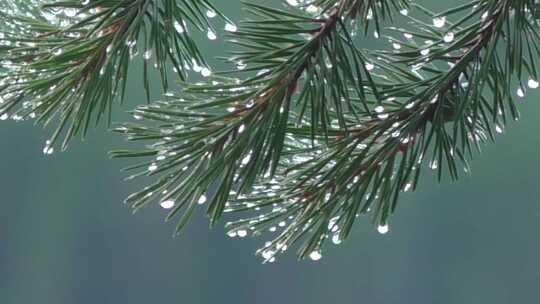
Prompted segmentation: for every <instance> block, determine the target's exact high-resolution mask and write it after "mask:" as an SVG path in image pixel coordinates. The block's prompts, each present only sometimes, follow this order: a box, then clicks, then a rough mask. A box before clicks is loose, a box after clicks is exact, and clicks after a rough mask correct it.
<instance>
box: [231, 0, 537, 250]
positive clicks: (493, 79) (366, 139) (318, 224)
mask: <svg viewBox="0 0 540 304" xmlns="http://www.w3.org/2000/svg"><path fill="white" fill-rule="evenodd" d="M471 7H474V9H473V12H472V13H470V14H469V15H467V16H465V17H464V18H463V20H474V19H472V17H473V16H483V17H482V18H481V21H479V22H476V23H475V24H473V25H469V26H467V27H465V29H459V30H457V27H456V26H455V25H454V26H451V27H450V30H449V31H446V32H443V33H439V32H434V31H433V29H432V28H425V31H426V32H431V33H434V34H436V37H440V38H439V39H434V38H435V37H423V39H425V38H430V40H431V41H439V42H436V43H430V46H429V47H430V49H429V50H430V51H429V53H428V54H431V55H429V56H427V55H425V54H426V53H427V52H426V51H424V50H425V48H416V47H411V48H413V49H416V50H413V51H408V52H397V53H392V54H387V55H388V56H387V57H390V58H398V59H400V60H403V58H405V60H403V62H405V63H406V64H408V65H410V66H413V71H412V72H410V73H408V72H404V73H403V79H406V80H405V81H403V84H401V85H395V84H393V85H389V86H388V87H387V88H386V89H385V90H383V91H382V92H381V94H382V95H384V96H389V99H387V100H386V101H385V104H384V105H381V106H378V109H376V111H377V112H379V115H378V117H377V118H376V119H371V120H368V121H367V122H366V123H365V124H364V126H362V127H360V128H358V129H357V130H349V131H348V132H343V131H340V130H335V131H334V132H333V134H334V142H333V143H331V144H330V145H328V146H324V145H323V146H320V147H317V148H315V149H310V148H309V146H307V145H306V144H305V143H302V141H298V140H292V139H291V140H292V142H291V145H292V146H293V147H294V149H293V150H291V152H290V157H289V159H288V161H287V163H284V164H283V168H284V170H283V171H282V172H281V174H278V176H281V178H279V179H276V180H273V181H270V182H265V183H262V184H260V185H259V186H256V187H258V190H257V193H255V194H253V195H248V196H246V197H243V198H241V199H238V200H237V201H236V202H235V203H232V204H231V205H230V208H229V209H228V210H227V211H229V212H239V211H251V210H255V211H258V212H257V213H259V214H260V215H258V216H255V217H251V218H247V219H242V220H239V221H237V222H233V223H230V224H229V227H230V228H231V232H230V235H231V236H236V235H238V233H239V232H242V233H243V232H244V231H253V232H254V233H262V232H264V231H268V230H270V231H276V230H277V229H279V227H285V228H283V229H284V230H283V232H281V233H280V234H279V236H278V237H276V238H275V239H274V240H273V241H272V242H267V243H266V244H265V246H264V247H263V248H262V249H261V250H260V253H261V254H262V256H263V258H265V259H266V260H270V261H271V260H273V257H274V255H275V254H277V253H278V252H280V251H284V250H286V249H287V248H288V247H289V246H290V245H291V244H293V243H294V242H296V241H298V240H300V239H302V238H305V239H306V241H305V243H304V246H303V247H302V248H301V250H300V253H299V254H300V256H301V257H305V256H308V255H309V256H310V257H311V258H313V259H318V258H320V257H321V251H320V250H321V247H322V246H323V244H324V242H325V241H326V240H327V239H328V238H329V236H331V239H332V241H333V242H334V243H336V244H339V243H341V241H342V240H343V239H345V238H346V237H348V236H349V234H350V232H351V228H352V224H353V223H354V222H355V219H356V217H357V216H358V215H360V214H365V213H368V212H369V211H371V210H372V213H374V215H373V218H374V220H375V222H376V224H377V225H379V228H378V229H379V231H380V232H381V233H386V232H387V231H388V226H387V223H388V219H389V217H390V215H391V214H392V213H393V212H394V211H395V209H396V206H397V202H398V198H399V195H400V193H402V192H406V191H410V190H414V189H416V186H417V184H418V180H419V178H420V173H421V170H420V166H421V165H422V164H424V163H425V161H424V159H425V158H426V156H428V155H430V156H432V159H431V161H430V162H429V166H430V167H431V168H432V169H436V170H438V177H439V179H441V178H442V176H443V173H444V171H443V170H446V171H447V172H448V173H449V175H450V177H451V178H453V179H457V178H458V167H459V166H460V165H461V164H460V163H464V164H465V166H466V168H468V166H467V165H466V161H467V160H466V156H465V154H466V153H468V154H469V155H472V150H473V149H472V148H471V147H472V146H477V147H479V146H478V144H479V142H481V141H484V140H485V139H487V136H490V137H491V138H493V132H492V131H491V130H492V129H495V130H496V131H497V132H502V128H503V125H504V123H505V122H506V115H505V113H506V111H505V110H506V109H509V110H510V112H511V115H512V116H513V117H514V118H517V111H516V109H515V104H514V100H513V98H512V95H513V92H511V89H510V88H511V87H512V83H511V81H512V76H517V77H518V78H519V77H520V76H521V72H522V71H523V70H528V72H529V73H532V75H535V74H534V69H533V68H531V67H533V66H534V58H537V55H538V54H531V56H530V57H528V58H530V61H528V60H526V59H525V60H523V59H520V60H515V59H517V58H523V56H521V55H522V54H521V53H519V54H516V52H519V51H518V50H520V47H521V46H524V48H521V49H522V50H523V49H528V50H532V49H534V48H535V46H536V42H537V41H536V39H537V34H536V32H535V31H534V30H533V28H534V27H533V26H534V25H535V23H536V21H535V20H534V18H532V16H535V12H534V10H535V9H536V7H537V6H536V4H535V3H534V2H532V1H528V2H527V1H523V2H516V1H510V0H508V1H498V2H493V1H477V2H475V3H472V4H471ZM469 8H470V7H469V6H465V7H463V8H461V9H455V10H454V11H453V13H457V12H463V11H464V10H468V9H469ZM446 15H447V14H444V15H441V16H434V18H435V19H434V25H435V28H436V29H437V28H441V27H443V25H441V24H440V22H441V21H440V20H444V19H441V18H442V16H445V18H446ZM517 20H520V21H517ZM525 20H528V22H524V21H525ZM529 22H530V23H529ZM454 30H457V31H456V34H452V37H457V38H456V40H454V39H449V38H448V35H449V33H450V31H454ZM405 33H406V34H408V32H405ZM423 36H426V34H423ZM406 37H409V38H408V39H412V37H411V36H410V34H408V35H406ZM413 37H414V36H413ZM461 37H463V38H461ZM509 42H512V45H510V44H509ZM392 43H396V41H394V40H392ZM399 43H400V46H401V45H402V44H404V43H403V42H399ZM516 46H517V48H516ZM525 46H526V47H525ZM518 55H519V57H518ZM456 58H459V59H457V61H456V62H454V61H453V60H454V59H456ZM437 60H439V61H444V62H448V63H450V66H451V68H450V69H449V70H440V69H438V65H436V64H435V63H434V61H437ZM420 62H422V66H421V67H420V68H418V66H417V64H418V63H420ZM426 62H427V64H426ZM396 63H397V62H396V60H390V61H388V62H384V61H383V62H382V63H381V64H380V65H379V68H381V69H383V70H384V69H385V68H388V67H392V66H393V65H395V64H396ZM421 72H425V73H427V74H430V77H431V78H429V79H427V80H425V79H424V77H422V75H421V74H420V73H421ZM413 75H418V76H417V79H416V81H414V78H415V77H414V76H413ZM394 76H395V75H394ZM533 77H534V78H531V79H530V80H529V85H530V86H531V87H533V88H536V87H537V86H538V85H537V82H536V80H535V79H536V78H535V76H533ZM409 79H413V82H411V81H410V80H409ZM415 83H417V85H415ZM520 90H523V89H522V88H520ZM518 92H522V91H518ZM518 94H520V95H521V93H518ZM366 115H367V113H366ZM493 124H495V127H494V128H493V127H492V125H493ZM289 132H290V134H291V136H292V138H294V139H298V138H301V137H302V136H305V135H306V131H305V130H292V129H291V130H289ZM300 153H303V154H300Z"/></svg>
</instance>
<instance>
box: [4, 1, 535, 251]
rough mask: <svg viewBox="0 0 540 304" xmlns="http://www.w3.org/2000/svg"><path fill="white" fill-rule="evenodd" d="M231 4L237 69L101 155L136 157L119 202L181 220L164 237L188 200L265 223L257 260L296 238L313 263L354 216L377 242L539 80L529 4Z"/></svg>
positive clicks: (152, 115)
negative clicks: (379, 41)
mask: <svg viewBox="0 0 540 304" xmlns="http://www.w3.org/2000/svg"><path fill="white" fill-rule="evenodd" d="M194 3H198V2H196V1H195V2H194ZM288 3H289V4H291V3H293V4H294V3H295V1H289V2H288ZM194 5H195V4H194ZM199 5H201V7H205V6H208V5H209V4H207V3H200V4H199ZM195 7H198V5H195ZM244 7H245V8H246V11H247V12H248V13H249V18H246V20H244V21H243V22H242V23H240V27H239V28H238V30H236V28H234V29H233V30H232V32H231V33H230V39H231V41H232V42H233V43H234V44H235V49H234V51H232V52H231V53H230V56H229V57H224V59H225V60H226V61H228V62H231V63H232V64H233V65H234V66H235V67H236V68H235V69H234V70H231V71H226V72H222V73H219V74H217V75H214V76H212V77H211V78H209V79H208V81H206V82H204V83H197V84H185V83H183V84H182V90H181V92H180V93H178V94H172V93H170V94H167V98H166V100H164V101H159V102H155V103H152V104H149V105H144V106H139V107H138V108H136V110H135V111H134V115H135V116H136V117H137V118H139V119H142V120H141V122H140V123H133V124H132V123H129V124H124V125H122V126H120V127H118V128H115V131H117V132H120V133H123V134H125V135H126V136H127V138H128V140H130V141H140V142H144V143H145V144H146V149H144V150H136V151H131V150H119V151H114V152H112V154H111V155H112V156H113V157H115V158H138V159H142V160H141V162H140V163H138V164H136V165H134V166H132V167H130V168H128V170H134V171H135V173H134V174H133V175H132V176H131V177H137V176H141V175H149V176H151V177H153V178H155V182H153V183H151V184H150V185H149V186H148V187H146V188H145V189H143V190H141V191H140V192H137V193H134V194H132V195H131V196H130V197H129V198H128V199H127V202H128V203H129V204H131V205H132V206H133V207H134V208H135V210H138V209H140V208H142V207H144V206H146V205H147V204H148V203H155V202H159V203H161V204H162V206H163V207H164V208H167V209H169V208H170V209H171V210H170V213H169V215H168V218H167V219H172V218H176V217H179V218H180V219H179V222H178V225H177V229H176V234H178V233H180V232H181V231H182V228H183V227H184V226H185V225H186V224H187V222H188V221H189V219H190V217H191V216H192V214H193V213H194V211H195V210H196V209H197V208H198V206H199V205H204V206H206V213H207V215H208V217H209V219H210V222H211V224H215V223H216V222H217V221H218V220H219V219H220V218H221V217H222V215H223V214H224V213H230V214H231V216H236V217H237V218H240V219H238V220H235V221H233V222H230V223H228V224H227V227H228V229H229V235H230V236H232V237H235V236H240V237H244V236H246V235H248V234H254V235H258V234H261V233H263V232H266V231H271V232H276V231H278V230H279V232H278V235H277V236H275V237H274V239H273V240H272V241H270V242H267V243H265V245H264V247H263V248H261V250H260V252H259V253H260V254H261V255H262V256H263V258H264V259H265V261H273V260H274V256H275V255H276V254H277V253H278V252H281V251H285V250H286V249H287V248H289V247H290V246H291V245H293V244H295V243H297V242H301V247H300V250H299V256H300V257H301V258H303V257H307V256H310V257H311V258H312V259H319V258H320V257H321V253H320V251H321V248H322V246H323V244H324V243H325V242H326V241H327V240H329V239H331V240H332V241H333V242H334V243H340V242H341V241H342V240H343V239H345V238H347V237H348V236H349V235H350V233H351V231H352V227H353V224H354V222H355V221H356V219H357V218H358V217H360V216H363V215H365V214H368V215H369V216H370V217H371V218H372V219H373V222H374V224H375V225H376V226H378V227H379V228H378V229H379V231H380V232H381V233H385V232H386V231H388V223H389V220H390V217H391V215H392V214H393V213H394V212H395V210H396V208H397V205H398V202H399V197H400V195H401V194H402V193H403V192H407V191H413V190H416V189H417V187H418V185H419V180H420V176H421V174H422V173H424V171H426V167H429V168H430V169H432V170H433V171H435V173H436V175H437V178H438V180H442V179H443V178H449V179H452V180H455V179H458V178H459V176H460V175H461V174H462V173H461V171H462V170H465V171H468V170H469V167H468V163H467V162H468V161H469V160H470V158H471V157H472V156H473V155H474V153H475V152H476V151H477V150H479V149H480V147H481V145H480V144H481V143H482V142H485V141H487V140H493V139H494V134H495V133H501V132H503V130H504V126H505V125H506V123H507V122H508V120H510V119H517V118H518V111H517V108H516V102H515V100H516V98H515V96H516V95H517V96H518V97H523V95H524V94H525V93H526V90H527V88H526V86H528V87H529V88H530V89H534V88H537V87H539V86H540V84H539V82H538V81H537V79H538V71H537V67H536V66H537V64H536V63H537V60H538V57H539V56H538V55H539V54H540V50H539V49H538V38H539V35H538V29H537V28H538V22H537V19H536V18H537V16H539V13H538V10H539V6H538V5H537V4H536V3H535V1H533V0H520V1H515V0H500V1H491V0H476V1H472V2H468V3H466V4H464V5H462V6H459V7H456V8H453V9H450V10H448V11H445V12H442V13H439V14H435V13H432V12H430V11H429V10H427V9H426V8H423V7H420V6H418V5H416V4H415V5H411V6H410V7H409V6H408V5H407V3H406V2H405V1H400V0H393V1H392V0H386V1H371V0H314V1H306V2H301V3H298V6H297V7H288V8H287V9H277V8H273V7H268V6H265V5H261V4H258V3H256V2H253V1H249V2H246V3H244ZM395 12H400V13H401V15H403V16H400V17H399V14H395ZM413 12H414V16H413ZM392 13H394V14H392ZM190 16H191V15H190ZM194 16H201V17H203V16H202V13H201V11H197V13H196V14H195V15H194ZM392 16H394V17H392ZM396 16H398V18H405V19H406V20H407V21H408V28H406V29H403V28H400V29H397V28H390V32H391V33H392V35H390V36H384V38H385V39H388V40H389V42H390V44H391V45H392V46H393V50H391V51H389V50H386V51H384V50H371V49H369V48H366V44H365V42H366V41H367V38H366V37H365V36H366V35H367V34H369V33H370V32H372V31H374V32H375V33H376V36H377V37H378V36H379V35H380V34H379V33H380V31H381V26H382V25H383V24H384V23H385V22H391V20H392V18H396ZM182 18H184V19H189V18H187V17H185V16H184V17H182ZM148 19H149V20H153V18H152V17H151V16H148ZM158 19H159V20H166V19H167V18H163V19H161V18H158ZM145 20H146V19H145ZM194 22H195V24H199V25H200V26H201V27H203V28H204V26H206V25H205V24H204V22H203V23H198V22H199V21H194ZM163 26H165V25H163ZM356 32H361V33H363V34H362V35H360V36H359V37H357V36H358V35H357V34H356ZM61 33H64V32H61ZM53 37H55V36H54V35H53ZM94 39H96V40H97V41H100V39H101V38H100V37H95V38H94ZM51 41H52V40H50V38H48V39H46V43H52V42H51ZM143 41H150V44H152V43H153V44H152V45H153V48H151V49H154V50H161V48H160V47H159V45H160V44H159V43H158V42H156V41H166V39H163V40H161V39H157V40H152V39H150V40H148V39H144V40H143ZM152 41H154V42H152ZM44 43H45V42H44ZM74 43H75V42H74ZM113 45H114V44H113ZM180 45H181V46H186V44H185V43H184V44H183V43H180ZM190 45H191V44H190ZM73 46H74V47H75V48H76V47H79V46H80V42H76V46H75V44H74V45H73ZM119 48H120V49H122V48H123V47H120V46H119ZM187 49H188V48H187V47H186V48H185V50H187ZM182 50H184V49H182ZM94 53H95V49H89V50H88V53H85V57H87V56H88V55H89V54H94ZM113 53H115V52H113ZM158 53H159V51H156V54H158ZM166 53H167V52H165V53H164V54H166ZM64 54H65V52H64ZM62 56H64V55H62ZM159 56H160V55H158V58H168V59H167V60H168V61H165V59H163V60H161V59H158V68H162V69H164V67H165V65H166V63H167V62H172V63H173V64H174V63H175V62H180V63H184V64H185V63H186V62H189V60H191V58H195V60H196V62H197V64H200V65H203V64H204V63H203V61H202V58H200V56H199V55H198V53H197V52H196V51H195V52H194V53H189V52H187V51H186V53H183V51H180V53H179V54H177V56H176V57H175V56H172V55H171V54H168V55H163V57H159ZM53 58H54V57H53ZM182 58H184V59H182ZM118 65H119V66H120V67H122V66H127V64H126V65H124V64H122V63H121V62H120V63H118ZM181 66H182V65H181V64H178V66H177V68H180V67H181ZM113 70H114V69H113ZM115 71H118V69H117V70H115ZM179 71H181V69H179ZM64 72H65V68H64V67H62V68H60V69H59V70H58V73H64ZM163 75H164V74H163ZM182 75H183V74H182V73H181V75H180V76H181V79H184V78H183V76H182ZM91 77H98V78H97V79H103V78H99V76H96V73H93V74H92V76H91ZM83 80H84V79H83ZM79 81H81V80H79ZM101 81H103V83H104V84H103V85H105V83H107V84H108V85H111V84H113V85H114V84H116V83H117V81H118V78H116V77H112V76H111V78H109V79H108V80H101ZM163 83H164V86H165V87H164V88H165V89H166V85H167V82H166V77H165V76H164V77H163ZM80 84H81V85H83V86H87V87H86V88H87V89H90V88H95V87H96V85H95V84H92V83H90V82H88V83H87V82H86V80H84V81H82V82H80ZM8 87H9V86H8ZM17 87H18V88H19V91H20V92H21V93H28V92H30V93H32V92H33V91H32V90H29V89H28V88H26V87H24V86H23V87H22V88H21V87H20V86H17ZM98 88H99V86H98ZM107 92H108V91H107ZM37 93H39V91H36V92H33V94H37ZM89 96H91V97H88V98H93V99H92V100H94V103H97V104H99V102H103V99H102V96H100V95H99V94H96V93H94V94H93V95H92V94H90V95H89ZM67 97H69V98H68V99H64V100H74V99H72V98H71V95H70V96H67ZM67 97H66V98H67ZM12 98H14V97H13V96H12ZM110 98H113V97H112V96H110ZM12 100H15V99H12ZM105 100H106V99H105ZM11 103H13V102H11ZM7 104H8V105H9V104H10V103H7ZM106 104H107V105H109V104H110V102H107V103H106ZM100 113H101V112H100ZM64 116H65V115H64ZM42 117H45V118H48V115H45V116H43V115H42ZM85 119H86V118H85ZM85 119H82V120H78V119H75V120H74V121H75V122H76V123H75V124H74V126H78V125H79V123H83V122H85V121H86V120H85ZM86 124H87V123H86ZM78 130H79V129H78V127H76V128H75V131H78ZM84 130H86V128H84ZM426 164H427V166H426Z"/></svg>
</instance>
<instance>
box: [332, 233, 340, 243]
mask: <svg viewBox="0 0 540 304" xmlns="http://www.w3.org/2000/svg"><path fill="white" fill-rule="evenodd" d="M332 243H334V244H336V245H339V244H341V239H340V238H339V234H334V235H333V236H332Z"/></svg>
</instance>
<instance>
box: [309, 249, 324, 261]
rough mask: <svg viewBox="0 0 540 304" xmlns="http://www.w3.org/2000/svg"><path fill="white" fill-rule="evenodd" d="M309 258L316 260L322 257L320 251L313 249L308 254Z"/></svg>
mask: <svg viewBox="0 0 540 304" xmlns="http://www.w3.org/2000/svg"><path fill="white" fill-rule="evenodd" d="M309 258H310V259H311V260H313V261H318V260H320V259H321V258H322V254H321V252H320V251H313V252H312V253H310V254H309Z"/></svg>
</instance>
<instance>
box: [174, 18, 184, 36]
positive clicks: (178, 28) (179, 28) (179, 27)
mask: <svg viewBox="0 0 540 304" xmlns="http://www.w3.org/2000/svg"><path fill="white" fill-rule="evenodd" d="M174 28H175V29H176V31H177V32H178V33H179V34H182V33H183V32H184V31H185V30H184V27H183V26H182V24H180V22H178V21H175V22H174Z"/></svg>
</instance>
